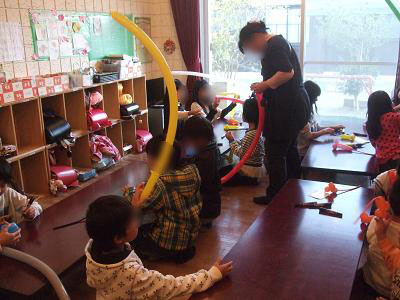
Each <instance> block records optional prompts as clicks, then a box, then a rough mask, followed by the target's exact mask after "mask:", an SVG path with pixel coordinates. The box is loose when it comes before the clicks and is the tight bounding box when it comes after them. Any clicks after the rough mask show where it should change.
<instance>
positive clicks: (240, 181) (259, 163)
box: [221, 98, 265, 186]
mask: <svg viewBox="0 0 400 300" xmlns="http://www.w3.org/2000/svg"><path fill="white" fill-rule="evenodd" d="M243 121H244V122H246V123H248V124H249V130H248V131H247V132H246V134H245V136H244V138H243V139H242V140H240V141H236V140H235V138H234V137H233V134H232V132H230V131H228V132H227V133H226V138H227V139H228V140H229V143H230V146H231V151H232V152H233V154H234V155H236V156H237V157H239V158H240V159H242V158H243V156H244V155H245V154H246V152H247V150H248V149H249V148H250V146H251V144H252V143H253V140H254V139H255V137H256V132H257V127H258V105H257V100H256V99H255V98H250V99H248V100H246V101H245V103H244V104H243ZM264 155H265V150H264V138H263V137H262V136H261V137H260V139H259V141H258V143H257V146H256V148H255V149H254V151H253V153H252V154H251V155H250V157H249V159H248V160H247V161H246V163H245V164H244V165H243V166H242V168H241V169H240V170H239V172H238V173H236V174H235V176H233V177H232V178H231V179H230V180H229V181H228V182H227V183H226V185H230V186H238V185H257V184H258V183H259V179H260V177H261V176H263V175H264V166H263V163H264ZM233 168H234V166H232V165H230V166H227V167H225V168H223V169H222V170H221V177H223V176H224V175H226V174H228V172H230V171H231V170H232V169H233Z"/></svg>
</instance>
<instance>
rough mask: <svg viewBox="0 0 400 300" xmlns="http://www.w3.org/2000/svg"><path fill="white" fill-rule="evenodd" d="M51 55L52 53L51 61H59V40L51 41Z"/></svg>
mask: <svg viewBox="0 0 400 300" xmlns="http://www.w3.org/2000/svg"><path fill="white" fill-rule="evenodd" d="M49 53H50V59H52V60H54V59H59V57H60V47H59V44H58V40H51V41H50V42H49Z"/></svg>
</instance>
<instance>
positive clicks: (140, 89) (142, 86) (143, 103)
mask: <svg viewBox="0 0 400 300" xmlns="http://www.w3.org/2000/svg"><path fill="white" fill-rule="evenodd" d="M133 93H134V99H135V103H136V104H138V105H139V107H140V109H141V110H144V109H147V96H146V78H145V77H138V78H134V79H133Z"/></svg>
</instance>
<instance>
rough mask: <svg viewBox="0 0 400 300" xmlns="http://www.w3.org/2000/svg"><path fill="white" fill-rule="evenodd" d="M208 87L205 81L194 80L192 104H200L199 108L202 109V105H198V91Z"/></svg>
mask: <svg viewBox="0 0 400 300" xmlns="http://www.w3.org/2000/svg"><path fill="white" fill-rule="evenodd" d="M209 86H210V84H209V83H208V81H207V80H205V79H199V80H196V81H195V82H194V85H193V95H192V100H193V102H197V103H198V104H200V106H201V107H203V108H204V105H203V104H202V103H200V100H199V94H200V90H201V89H202V88H204V87H209Z"/></svg>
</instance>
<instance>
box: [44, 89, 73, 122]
mask: <svg viewBox="0 0 400 300" xmlns="http://www.w3.org/2000/svg"><path fill="white" fill-rule="evenodd" d="M41 100H42V111H43V113H45V112H46V111H47V110H49V111H52V112H54V113H55V114H56V115H57V116H59V117H61V118H64V119H66V118H67V114H66V112H65V104H64V95H63V94H59V95H55V96H51V97H46V98H42V99H41Z"/></svg>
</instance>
